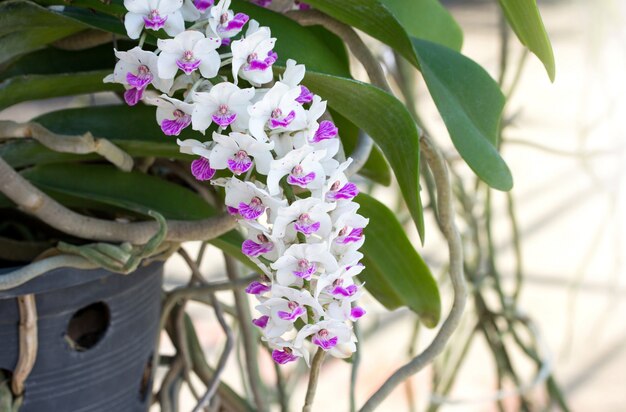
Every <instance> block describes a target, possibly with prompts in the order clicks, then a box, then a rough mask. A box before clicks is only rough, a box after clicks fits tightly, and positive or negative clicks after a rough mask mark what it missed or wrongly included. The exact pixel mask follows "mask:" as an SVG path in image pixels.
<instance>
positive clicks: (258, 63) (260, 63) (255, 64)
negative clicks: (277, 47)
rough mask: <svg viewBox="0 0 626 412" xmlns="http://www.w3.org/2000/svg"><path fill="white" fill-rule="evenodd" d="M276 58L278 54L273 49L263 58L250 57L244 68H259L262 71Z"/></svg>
mask: <svg viewBox="0 0 626 412" xmlns="http://www.w3.org/2000/svg"><path fill="white" fill-rule="evenodd" d="M277 59H278V54H276V52H274V51H273V50H272V51H270V52H269V53H267V57H266V58H265V59H263V60H258V59H252V60H250V62H249V63H248V65H247V66H246V67H245V68H244V70H260V71H264V70H267V69H269V68H270V67H271V66H272V64H274V63H275V62H276V60H277Z"/></svg>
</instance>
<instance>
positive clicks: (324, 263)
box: [271, 243, 338, 286]
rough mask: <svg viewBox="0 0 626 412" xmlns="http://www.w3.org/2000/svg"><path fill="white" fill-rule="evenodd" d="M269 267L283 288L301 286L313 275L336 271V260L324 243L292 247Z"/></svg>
mask: <svg viewBox="0 0 626 412" xmlns="http://www.w3.org/2000/svg"><path fill="white" fill-rule="evenodd" d="M271 267H272V269H274V270H276V280H277V281H278V283H279V284H280V285H283V286H291V285H294V284H299V285H300V286H302V281H303V280H309V279H311V277H312V275H314V274H318V273H325V272H329V271H335V270H337V269H338V265H337V260H336V259H335V258H334V257H333V255H331V254H330V252H328V245H327V244H326V243H315V244H296V245H292V246H290V247H289V248H288V249H287V250H286V251H285V253H284V254H283V255H282V256H281V257H279V258H278V260H277V261H276V262H274V263H272V265H271Z"/></svg>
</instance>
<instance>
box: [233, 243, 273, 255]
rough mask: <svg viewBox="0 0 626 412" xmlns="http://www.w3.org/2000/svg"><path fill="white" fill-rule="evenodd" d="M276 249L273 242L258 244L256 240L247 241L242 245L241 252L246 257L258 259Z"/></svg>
mask: <svg viewBox="0 0 626 412" xmlns="http://www.w3.org/2000/svg"><path fill="white" fill-rule="evenodd" d="M272 249H274V244H273V243H271V242H261V243H256V242H255V241H254V240H250V239H248V240H245V241H244V242H243V243H242V245H241V251H242V252H243V254H244V255H246V256H250V257H258V256H261V255H264V254H266V253H267V252H270V251H271V250H272Z"/></svg>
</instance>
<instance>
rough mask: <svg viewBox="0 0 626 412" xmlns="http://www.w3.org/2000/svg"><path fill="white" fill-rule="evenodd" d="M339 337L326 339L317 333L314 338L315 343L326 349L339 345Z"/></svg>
mask: <svg viewBox="0 0 626 412" xmlns="http://www.w3.org/2000/svg"><path fill="white" fill-rule="evenodd" d="M337 340H338V339H337V337H336V336H335V337H333V338H330V339H326V338H323V337H321V336H319V335H315V337H314V338H313V340H312V341H313V343H314V344H316V345H317V346H319V347H320V348H322V349H324V350H328V349H330V348H333V347H335V346H336V345H337Z"/></svg>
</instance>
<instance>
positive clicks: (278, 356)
mask: <svg viewBox="0 0 626 412" xmlns="http://www.w3.org/2000/svg"><path fill="white" fill-rule="evenodd" d="M272 359H274V362H276V363H278V364H279V365H284V364H286V363H289V362H293V361H295V360H297V359H298V357H297V356H296V355H294V354H293V353H292V352H291V351H289V352H287V351H282V350H278V349H274V350H273V351H272Z"/></svg>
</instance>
